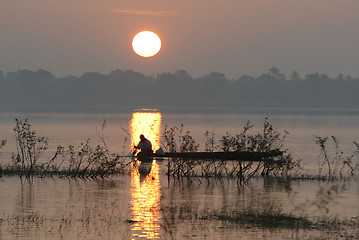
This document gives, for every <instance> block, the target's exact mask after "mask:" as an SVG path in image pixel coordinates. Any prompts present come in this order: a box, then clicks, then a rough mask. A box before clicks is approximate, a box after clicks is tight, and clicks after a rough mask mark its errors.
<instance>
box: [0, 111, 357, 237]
mask: <svg viewBox="0 0 359 240" xmlns="http://www.w3.org/2000/svg"><path fill="white" fill-rule="evenodd" d="M159 112H160V118H159V119H160V120H158V122H157V123H158V124H159V130H158V131H160V132H162V131H163V129H164V128H165V126H166V125H167V126H170V127H171V126H177V127H180V125H181V124H183V129H184V130H185V131H187V130H188V131H190V133H191V135H192V136H193V137H194V139H195V140H196V141H197V142H198V143H199V144H200V150H204V143H205V139H206V138H205V132H206V131H207V130H208V131H213V132H214V134H215V139H216V140H217V143H218V140H219V138H220V137H221V136H222V135H224V134H225V133H226V132H230V133H232V134H236V133H239V132H240V131H241V129H242V128H243V126H244V125H245V124H246V122H247V121H250V123H251V124H253V125H255V127H254V131H253V132H256V131H261V130H262V129H263V123H264V120H265V118H266V117H268V121H269V122H270V123H271V124H273V125H274V126H275V127H277V128H278V130H279V131H280V132H284V130H287V131H289V135H288V136H287V138H286V140H285V144H284V145H285V147H286V148H287V149H288V151H289V152H291V153H292V154H293V156H294V158H295V159H302V162H303V164H304V170H303V171H304V172H306V173H310V174H314V175H315V174H317V173H318V160H317V158H318V155H319V152H320V149H319V147H318V146H317V145H316V144H315V136H329V137H330V136H335V137H337V138H338V140H339V147H340V150H341V151H343V152H344V154H343V156H347V155H350V154H351V153H352V152H353V151H354V150H355V146H354V144H353V141H357V142H359V110H335V109H333V110H321V109H317V110H308V109H301V110H295V111H294V110H290V109H226V110H223V109H222V110H218V109H207V110H206V111H198V112H197V113H193V112H195V111H191V112H190V113H181V114H179V113H173V112H170V111H169V112H168V113H167V112H166V111H165V110H159ZM15 118H18V119H20V120H24V119H25V118H27V119H29V122H30V124H31V125H32V129H33V130H35V131H36V133H37V135H38V136H46V137H48V138H49V149H48V151H47V153H46V154H45V155H44V156H43V161H46V159H47V158H49V157H51V156H52V154H53V152H54V151H55V149H56V147H57V146H58V145H63V146H68V145H70V144H72V145H79V144H80V143H81V142H85V141H86V140H87V139H90V142H91V143H93V144H99V143H101V139H100V137H99V135H100V136H101V135H102V133H103V135H104V138H105V141H106V144H107V146H108V148H109V149H110V151H111V152H114V153H117V154H119V155H122V156H126V155H128V154H129V153H130V152H131V150H132V149H131V144H133V143H137V142H138V140H139V139H138V138H137V137H136V139H131V138H133V137H132V136H131V133H133V132H135V131H137V130H139V131H140V132H141V131H142V129H137V128H139V127H136V126H133V124H135V123H136V120H135V118H134V115H133V113H132V112H125V113H111V114H109V113H105V114H93V113H88V114H82V113H81V114H80V113H78V114H76V113H0V140H1V139H6V140H7V144H6V145H5V146H4V147H3V148H2V149H1V150H0V151H1V155H0V161H1V163H2V164H6V163H8V162H9V161H10V159H11V153H12V152H16V144H15V139H14V133H13V130H12V129H13V128H14V125H15V121H14V120H15ZM104 120H106V124H105V128H104V130H103V132H102V130H101V128H102V124H103V121H104ZM143 121H145V120H144V119H143V118H142V119H140V121H139V122H143ZM131 124H132V125H131ZM137 124H139V123H137ZM151 129H152V130H153V129H154V127H153V126H152V128H151ZM152 130H151V131H152ZM156 131H157V130H156ZM145 134H150V132H147V133H145ZM153 142H158V143H159V145H160V143H161V139H160V136H159V139H156V140H154V141H153ZM329 143H330V142H329ZM329 143H328V144H329ZM328 146H329V148H328V151H329V153H330V154H331V156H334V155H335V149H334V147H333V146H332V145H328ZM140 168H141V169H142V170H143V169H144V170H146V171H147V173H146V174H141V171H140V170H141V169H140ZM165 170H166V161H165V160H157V161H156V160H155V161H153V162H152V163H151V164H147V165H146V164H144V165H142V166H132V167H131V170H130V173H129V174H124V175H121V176H114V177H111V178H106V179H73V178H59V177H53V178H47V177H45V178H38V177H34V178H31V179H25V178H20V177H18V176H2V177H0V240H2V239H99V238H102V239H158V238H159V239H192V238H195V239H315V238H317V237H318V238H323V239H324V238H328V236H331V235H324V236H323V234H322V232H321V231H319V230H318V229H312V230H303V229H295V230H293V229H287V228H280V229H275V230H273V229H267V228H261V227H255V226H252V225H250V224H249V225H241V224H238V223H229V222H225V221H219V220H218V219H217V220H214V219H207V220H206V218H204V217H202V218H201V217H198V216H202V215H203V214H204V212H206V213H208V212H212V211H220V210H221V209H229V210H241V209H247V208H248V207H258V208H261V207H263V206H272V205H273V204H274V205H275V207H278V208H281V209H282V210H283V211H284V212H288V213H289V212H290V213H293V214H298V215H305V216H308V217H309V218H315V217H318V216H324V217H331V218H337V219H352V218H358V216H359V204H358V202H359V201H358V200H359V188H358V180H357V179H355V178H351V179H349V180H346V181H333V182H327V181H317V180H312V181H309V180H296V181H287V180H286V181H284V180H283V179H263V178H255V179H253V180H251V182H250V183H249V184H248V185H244V186H241V185H239V184H238V182H237V181H236V179H189V178H183V179H181V178H180V179H178V178H172V177H170V178H168V177H167V176H166V175H165ZM201 214H202V215H201ZM198 219H201V220H198ZM352 231H354V232H355V231H357V230H355V229H352ZM333 234H334V233H333ZM356 234H358V233H357V232H356ZM333 236H335V237H336V238H338V236H340V235H333ZM356 236H357V235H356ZM342 237H343V239H345V234H344V235H342ZM339 238H340V237H339Z"/></svg>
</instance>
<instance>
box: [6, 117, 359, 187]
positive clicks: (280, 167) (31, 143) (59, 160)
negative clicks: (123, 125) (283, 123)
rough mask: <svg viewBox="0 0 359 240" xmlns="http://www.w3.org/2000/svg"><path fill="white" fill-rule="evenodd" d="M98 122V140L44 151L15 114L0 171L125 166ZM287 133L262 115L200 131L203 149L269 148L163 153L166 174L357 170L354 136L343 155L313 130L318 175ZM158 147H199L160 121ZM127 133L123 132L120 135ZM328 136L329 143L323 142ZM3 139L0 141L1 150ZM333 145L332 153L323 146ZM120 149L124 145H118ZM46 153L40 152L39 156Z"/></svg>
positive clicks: (102, 172) (80, 172)
mask: <svg viewBox="0 0 359 240" xmlns="http://www.w3.org/2000/svg"><path fill="white" fill-rule="evenodd" d="M105 126H106V121H104V122H103V124H102V128H101V130H102V131H101V133H99V132H98V136H99V138H100V140H101V141H100V144H95V145H94V144H92V143H91V141H90V139H87V140H86V141H84V142H81V143H80V144H78V145H69V146H66V147H65V146H62V145H59V146H57V148H56V150H55V151H54V153H53V154H52V156H49V154H45V152H46V151H47V150H48V138H47V137H42V136H38V135H37V134H36V132H35V131H34V130H32V127H31V125H30V123H29V121H28V120H27V119H25V120H24V121H21V120H18V119H16V120H15V127H14V129H13V130H14V134H15V140H16V152H15V153H12V156H11V161H10V162H9V163H8V164H0V176H1V174H5V175H20V176H23V175H25V176H30V175H39V176H46V175H63V176H69V177H85V178H87V177H90V178H96V177H106V176H110V175H114V174H122V173H126V172H129V166H130V165H131V156H132V155H128V156H120V155H119V154H117V153H111V152H110V151H109V149H108V148H107V145H106V141H105V137H104V129H105ZM288 134H289V133H288V132H287V131H283V132H281V131H279V130H278V129H277V127H275V126H273V125H272V124H271V123H270V122H269V121H268V119H267V118H265V120H264V124H263V128H262V130H259V131H258V132H256V131H255V128H254V125H252V124H251V123H250V122H249V121H248V122H247V123H246V124H245V125H244V126H243V128H242V129H241V130H240V131H239V132H238V133H229V132H227V133H225V135H223V136H221V137H219V138H218V139H216V137H215V133H214V132H209V131H206V133H205V134H204V137H205V139H206V140H205V143H204V147H203V149H204V150H205V151H206V152H224V153H225V152H236V151H241V152H242V151H243V152H249V153H270V154H267V155H265V156H264V157H261V158H260V159H257V160H256V161H246V159H237V160H235V159H233V160H218V159H188V158H181V157H176V158H169V159H167V160H168V161H167V164H168V168H167V174H168V175H169V176H170V175H172V176H177V177H182V176H184V177H195V178H197V179H199V178H203V177H231V178H237V179H238V182H239V183H240V184H245V183H248V182H249V181H250V179H252V178H253V177H257V176H263V177H282V178H292V179H293V178H301V179H321V180H323V179H328V180H329V179H338V178H344V177H346V176H348V175H349V176H355V175H357V173H358V171H359V144H358V143H357V142H354V145H355V150H354V151H353V153H351V154H350V155H348V156H345V155H344V153H343V152H342V151H340V147H339V140H338V139H337V138H336V137H334V136H331V137H330V138H328V137H318V136H316V137H315V139H316V141H315V142H316V144H317V145H318V146H319V149H320V153H319V155H318V175H316V176H313V175H308V174H304V172H303V171H302V170H303V166H302V164H301V161H300V160H295V159H293V156H292V155H291V153H290V152H289V150H288V149H286V148H285V146H284V142H285V139H286V137H287V135H288ZM161 137H162V142H161V147H162V148H163V149H164V150H165V151H167V152H170V153H173V152H197V151H199V150H200V149H201V145H200V143H198V142H197V141H196V140H195V139H194V138H193V137H192V135H191V132H190V131H188V130H184V126H183V125H180V127H177V126H173V127H168V126H165V128H164V131H163V134H162V136H161ZM126 139H127V137H126ZM329 140H332V143H333V145H334V146H329V143H331V142H329ZM6 144H7V140H5V139H3V140H1V142H0V156H1V150H2V149H3V148H4V147H5V145H6ZM328 146H329V147H332V148H333V149H334V155H332V154H331V152H332V151H329V150H328V149H329V147H328ZM124 149H125V147H124ZM45 155H46V156H45Z"/></svg>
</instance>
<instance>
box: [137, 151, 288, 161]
mask: <svg viewBox="0 0 359 240" xmlns="http://www.w3.org/2000/svg"><path fill="white" fill-rule="evenodd" d="M280 155H283V152H281V151H270V152H249V151H235V152H173V153H164V154H155V153H153V154H148V153H147V154H141V153H139V154H138V155H137V158H182V159H209V160H211V159H213V160H241V161H263V160H266V159H268V158H271V157H276V156H280Z"/></svg>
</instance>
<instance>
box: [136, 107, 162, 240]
mask: <svg viewBox="0 0 359 240" xmlns="http://www.w3.org/2000/svg"><path fill="white" fill-rule="evenodd" d="M160 126H161V113H159V112H157V111H153V110H152V111H146V110H142V111H136V112H134V113H133V115H132V119H131V121H130V129H131V142H132V146H134V145H136V144H137V143H138V140H139V137H140V134H144V135H145V137H146V138H147V139H149V140H150V141H151V142H152V146H153V149H154V150H156V149H158V148H159V146H160ZM130 194H131V216H132V218H131V220H132V226H131V230H132V237H133V239H138V238H145V239H157V238H159V229H160V219H161V213H160V197H161V192H160V168H159V165H158V163H157V162H156V160H153V161H152V160H151V159H150V160H148V161H142V162H141V161H139V160H138V161H136V162H135V163H133V164H132V166H131V190H130Z"/></svg>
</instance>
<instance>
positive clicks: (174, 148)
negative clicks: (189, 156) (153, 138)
mask: <svg viewBox="0 0 359 240" xmlns="http://www.w3.org/2000/svg"><path fill="white" fill-rule="evenodd" d="M183 128H184V126H183V124H181V126H180V128H178V127H176V126H173V127H168V126H167V125H165V129H164V131H163V135H162V137H163V138H164V141H163V142H161V147H163V148H164V149H165V150H166V151H167V152H196V151H198V150H199V147H200V144H198V143H197V142H196V141H195V139H194V138H193V137H192V136H191V135H190V134H191V132H190V131H185V133H183V132H184V129H183Z"/></svg>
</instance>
